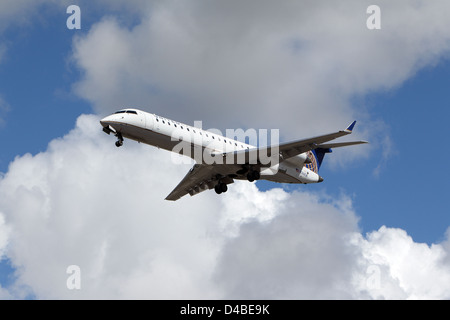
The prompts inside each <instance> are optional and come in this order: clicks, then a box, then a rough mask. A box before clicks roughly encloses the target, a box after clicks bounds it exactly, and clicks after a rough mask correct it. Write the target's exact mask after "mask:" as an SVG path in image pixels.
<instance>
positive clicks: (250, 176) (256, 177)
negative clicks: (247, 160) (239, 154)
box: [247, 171, 261, 182]
mask: <svg viewBox="0 0 450 320" xmlns="http://www.w3.org/2000/svg"><path fill="white" fill-rule="evenodd" d="M259 178H261V174H260V173H259V172H258V171H250V172H249V173H247V180H248V181H250V182H253V181H255V180H259Z"/></svg>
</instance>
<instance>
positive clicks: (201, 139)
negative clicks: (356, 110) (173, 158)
mask: <svg viewBox="0 0 450 320" xmlns="http://www.w3.org/2000/svg"><path fill="white" fill-rule="evenodd" d="M355 123H356V121H353V122H352V123H351V124H350V125H349V126H348V127H347V128H346V129H345V130H341V131H337V132H333V133H329V134H325V135H320V136H316V137H312V138H307V139H301V140H296V141H291V142H287V143H278V144H272V145H270V146H255V145H250V144H247V143H244V142H242V141H238V140H235V139H234V138H235V137H233V138H230V137H225V136H222V135H219V134H215V133H213V132H211V131H206V130H202V129H201V128H197V127H193V126H189V125H186V124H183V123H180V122H177V121H173V120H170V119H168V118H165V117H161V116H158V115H156V114H152V113H148V112H144V111H141V110H138V109H131V108H127V109H123V110H120V111H117V112H115V113H114V114H111V115H109V116H107V117H105V118H103V119H102V120H100V124H101V125H102V127H103V131H104V132H105V133H107V134H113V135H114V136H115V137H116V138H117V141H116V146H117V147H120V146H122V145H123V142H124V138H127V139H131V140H135V141H138V142H142V143H145V144H149V145H152V146H155V147H158V148H161V149H165V150H169V151H173V152H176V153H180V154H183V155H187V156H189V157H191V158H192V159H194V160H195V164H194V166H193V167H192V168H191V169H190V170H189V172H188V173H187V174H186V176H185V177H184V179H183V180H181V182H180V183H179V184H178V185H177V186H176V187H175V189H174V190H173V191H172V192H171V193H170V194H169V195H168V196H167V197H166V200H171V201H175V200H178V199H180V198H181V197H183V196H185V195H186V194H189V195H191V196H193V195H196V194H198V193H200V192H202V191H205V190H209V189H214V190H215V192H216V193H217V194H221V193H224V192H227V190H228V185H229V184H231V183H233V182H234V180H248V181H250V182H253V181H255V180H259V179H264V180H268V181H274V182H279V183H296V184H300V183H301V184H307V183H318V182H322V181H323V178H322V177H321V176H320V175H319V168H320V166H321V164H322V161H323V159H324V156H325V154H327V153H330V152H331V150H332V149H333V148H339V147H345V146H352V145H358V144H364V143H367V141H351V142H333V143H328V142H330V141H332V140H334V139H336V138H339V137H342V136H346V135H348V134H351V133H352V130H353V127H354V126H355Z"/></svg>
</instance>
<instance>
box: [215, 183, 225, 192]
mask: <svg viewBox="0 0 450 320" xmlns="http://www.w3.org/2000/svg"><path fill="white" fill-rule="evenodd" d="M214 191H216V193H217V194H221V193H225V192H227V191H228V186H227V184H226V183H223V182H219V183H218V184H216V186H215V187H214Z"/></svg>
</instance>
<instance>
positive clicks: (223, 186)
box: [220, 183, 228, 193]
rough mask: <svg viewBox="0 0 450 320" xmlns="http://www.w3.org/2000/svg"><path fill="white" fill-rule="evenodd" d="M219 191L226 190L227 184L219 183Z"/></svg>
mask: <svg viewBox="0 0 450 320" xmlns="http://www.w3.org/2000/svg"><path fill="white" fill-rule="evenodd" d="M220 191H222V192H223V193H225V192H227V191H228V186H227V185H226V183H221V184H220Z"/></svg>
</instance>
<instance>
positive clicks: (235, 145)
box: [100, 109, 321, 183]
mask: <svg viewBox="0 0 450 320" xmlns="http://www.w3.org/2000/svg"><path fill="white" fill-rule="evenodd" d="M100 122H101V124H102V126H103V127H104V128H112V129H113V131H115V132H116V133H118V134H120V135H121V136H122V137H124V138H128V139H132V140H136V141H139V142H142V143H146V144H149V145H152V146H156V147H158V148H161V149H165V150H168V151H173V152H177V153H181V152H180V141H181V142H183V143H184V144H185V145H188V146H189V147H190V148H188V149H190V151H189V152H186V151H187V149H186V148H184V149H183V150H182V151H183V152H182V154H184V155H187V156H190V157H191V158H192V159H194V160H196V161H197V162H199V161H201V159H200V160H199V158H198V155H204V154H217V155H219V154H223V153H229V152H234V151H245V150H246V149H249V150H251V149H254V148H256V146H252V145H249V144H246V143H243V142H240V141H237V140H234V139H231V138H227V137H224V136H221V135H218V134H215V133H212V132H210V131H206V130H203V129H201V128H196V127H193V126H189V125H186V124H183V123H180V122H177V121H173V120H170V119H167V118H164V117H161V116H157V115H155V114H151V113H148V112H144V111H141V110H137V109H124V110H121V111H118V112H116V113H114V114H112V115H110V116H107V117H105V118H104V119H102V120H101V121H100ZM181 146H183V145H181ZM306 159H307V155H306V153H304V154H300V155H298V156H294V157H292V158H289V159H285V160H284V161H281V162H280V163H276V164H274V165H269V166H259V168H260V172H261V179H265V180H269V181H275V182H281V183H316V182H320V181H321V178H320V176H319V175H318V174H317V173H316V172H314V171H312V170H310V169H308V168H307V167H306V166H305V165H304V163H305V160H306ZM236 168H237V171H238V170H239V168H240V167H239V165H238V164H236ZM233 178H234V179H245V176H244V175H239V174H237V175H236V176H234V177H233Z"/></svg>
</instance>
